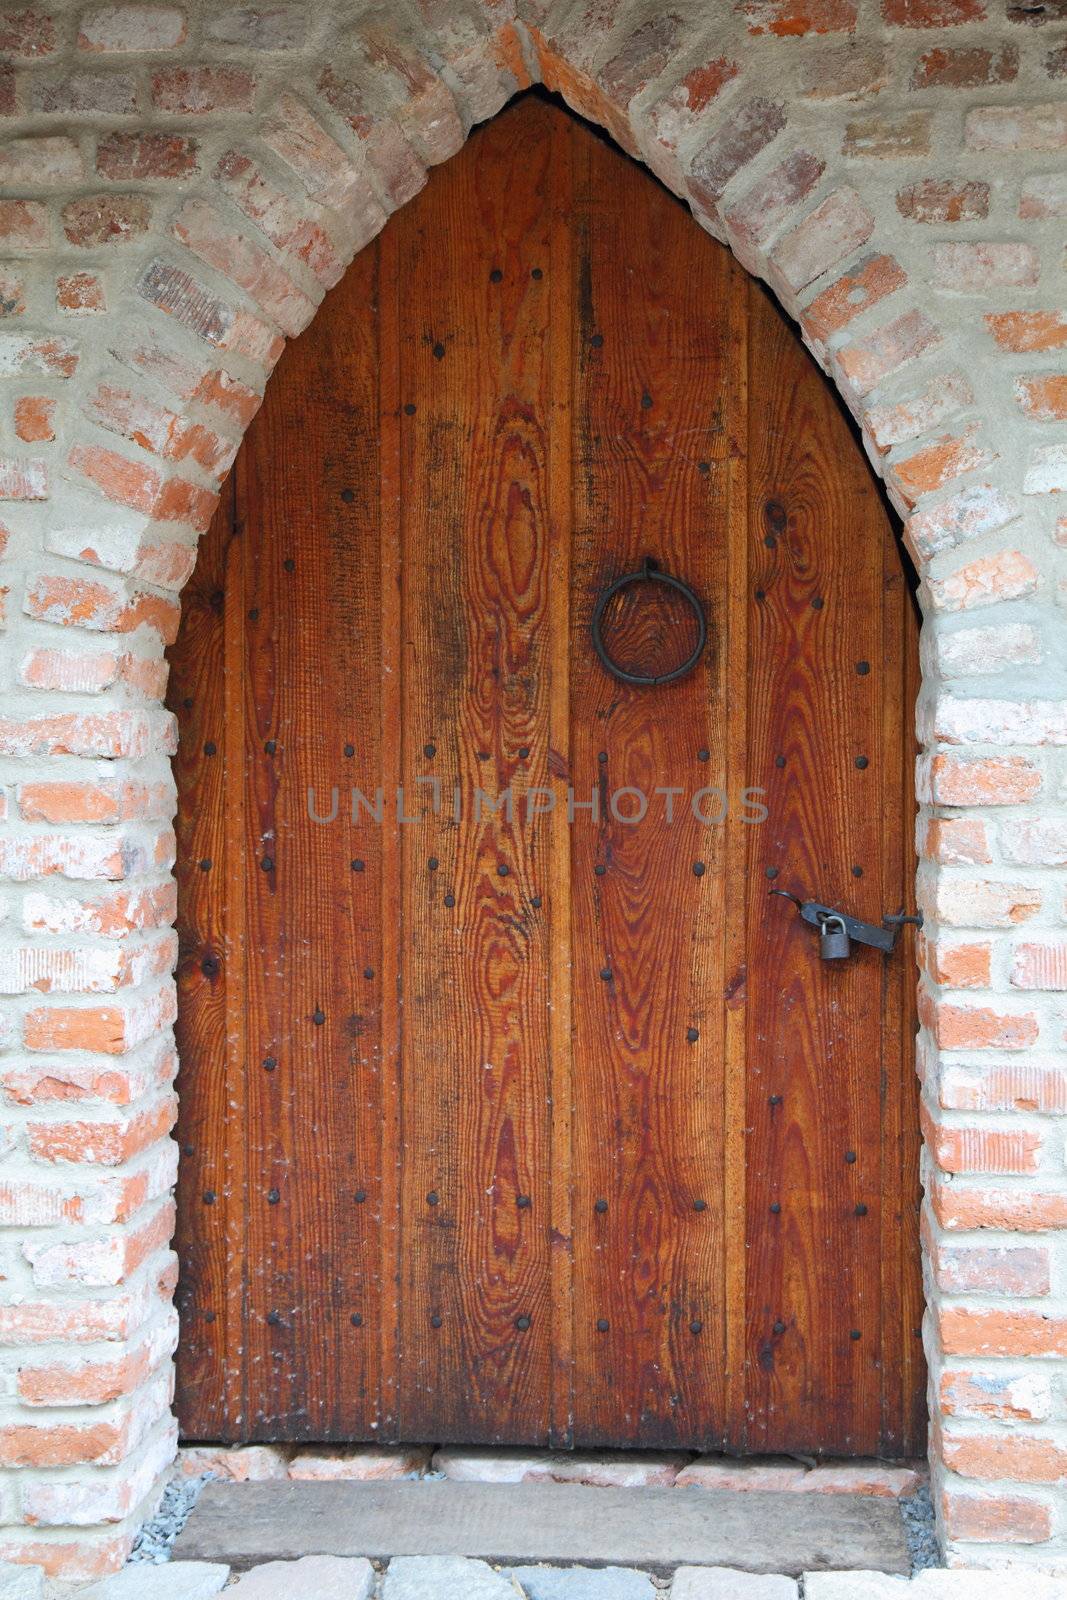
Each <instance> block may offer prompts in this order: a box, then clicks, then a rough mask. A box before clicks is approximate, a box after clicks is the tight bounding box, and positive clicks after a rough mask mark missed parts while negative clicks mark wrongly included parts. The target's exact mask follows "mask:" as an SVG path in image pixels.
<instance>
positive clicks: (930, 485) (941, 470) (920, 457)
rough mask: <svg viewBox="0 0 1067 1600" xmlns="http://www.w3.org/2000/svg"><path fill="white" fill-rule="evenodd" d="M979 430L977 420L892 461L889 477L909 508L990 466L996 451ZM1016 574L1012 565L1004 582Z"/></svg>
mask: <svg viewBox="0 0 1067 1600" xmlns="http://www.w3.org/2000/svg"><path fill="white" fill-rule="evenodd" d="M977 432H978V424H977V423H974V424H972V425H971V426H970V427H968V428H966V429H965V430H964V432H963V433H962V434H948V433H946V434H942V435H941V437H940V438H938V439H935V440H934V442H933V443H932V444H929V445H925V446H924V447H923V448H922V449H921V450H917V451H916V452H915V454H914V455H911V456H908V457H907V458H906V459H903V460H898V461H894V462H893V463H892V465H891V466H890V467H889V468H888V469H887V472H886V478H887V480H888V481H889V482H890V483H891V484H892V485H893V487H894V488H895V489H896V491H897V493H898V494H899V495H900V497H901V499H902V500H903V501H904V503H905V505H906V506H907V507H908V508H909V509H910V508H911V507H912V506H914V505H915V504H916V502H917V501H918V500H920V499H921V498H922V496H923V495H924V494H931V493H932V492H933V491H934V490H935V489H940V488H943V487H944V485H945V484H946V483H951V482H952V480H953V479H954V478H959V477H962V476H963V474H964V473H965V472H974V471H975V470H976V469H977V468H979V467H987V466H989V465H990V464H991V463H992V462H994V461H995V460H996V459H997V458H996V454H995V452H994V451H992V450H989V449H986V448H985V446H983V445H979V444H976V443H975V435H976V433H977ZM1015 576H1016V573H1015V570H1014V568H1013V569H1012V572H1011V574H1005V582H1007V581H1008V579H1009V577H1010V578H1011V579H1014V578H1015ZM997 581H998V582H999V581H1000V580H999V578H998V580H997Z"/></svg>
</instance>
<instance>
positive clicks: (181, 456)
mask: <svg viewBox="0 0 1067 1600" xmlns="http://www.w3.org/2000/svg"><path fill="white" fill-rule="evenodd" d="M87 409H88V411H89V413H90V415H91V416H92V417H93V418H94V420H95V421H97V422H99V423H100V425H101V427H103V428H108V429H109V430H110V431H111V432H112V433H120V434H122V435H123V436H124V437H125V438H127V439H132V440H134V441H135V443H137V444H139V445H141V446H142V448H143V449H145V450H150V451H151V452H152V453H153V455H158V456H162V457H163V458H164V459H165V460H167V461H184V460H185V459H186V458H187V457H191V458H192V460H194V461H195V462H196V463H197V464H198V466H201V467H202V468H203V469H204V471H205V472H210V473H212V474H213V475H215V476H218V475H219V474H220V473H222V472H225V471H226V470H227V469H228V468H229V467H230V466H231V464H232V462H233V458H234V455H235V454H236V451H237V444H236V442H235V441H233V440H230V439H224V438H223V437H222V436H221V435H220V434H217V433H215V432H213V430H212V429H210V428H206V427H205V426H204V425H203V423H200V422H186V421H185V420H184V419H183V418H182V417H180V416H179V415H178V414H177V412H174V411H171V410H169V409H168V408H167V407H166V406H161V405H159V404H158V403H157V402H156V401H154V400H149V399H148V398H146V397H145V396H144V395H136V394H134V393H133V392H132V391H131V390H129V389H124V388H119V387H117V386H116V385H114V384H107V383H102V384H100V385H99V387H98V388H97V389H96V390H95V392H94V393H93V394H92V395H91V396H90V398H89V400H88V402H87ZM181 570H182V572H183V580H182V581H184V577H187V576H188V570H187V569H186V568H185V566H184V563H183V566H182V569H181ZM152 581H154V580H152ZM167 586H168V587H169V586H170V585H167ZM179 587H180V585H179Z"/></svg>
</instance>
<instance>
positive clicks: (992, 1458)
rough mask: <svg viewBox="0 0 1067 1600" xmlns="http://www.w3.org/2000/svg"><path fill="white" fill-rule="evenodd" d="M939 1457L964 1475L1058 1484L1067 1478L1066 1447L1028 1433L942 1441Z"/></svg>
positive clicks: (951, 1438) (953, 1469)
mask: <svg viewBox="0 0 1067 1600" xmlns="http://www.w3.org/2000/svg"><path fill="white" fill-rule="evenodd" d="M942 1459H943V1460H944V1463H945V1465H946V1466H947V1467H948V1468H949V1469H950V1470H951V1471H952V1472H958V1473H959V1474H960V1475H961V1477H964V1478H988V1479H997V1478H1006V1479H1009V1480H1011V1479H1014V1480H1016V1481H1017V1482H1020V1483H1059V1482H1060V1481H1062V1479H1064V1478H1065V1477H1067V1448H1065V1447H1064V1446H1062V1445H1059V1444H1057V1443H1056V1442H1055V1441H1054V1440H1052V1439H1042V1438H1037V1437H1034V1436H1032V1435H1027V1434H1014V1435H1013V1434H1006V1435H992V1434H991V1435H988V1436H985V1435H981V1434H978V1435H974V1434H972V1435H969V1436H967V1437H966V1438H955V1437H952V1436H951V1435H946V1436H945V1437H944V1439H943V1441H942Z"/></svg>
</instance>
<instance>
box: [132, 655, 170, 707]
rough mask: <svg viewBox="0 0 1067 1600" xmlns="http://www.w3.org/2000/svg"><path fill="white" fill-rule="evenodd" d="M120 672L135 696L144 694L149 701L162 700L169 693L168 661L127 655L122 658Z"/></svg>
mask: <svg viewBox="0 0 1067 1600" xmlns="http://www.w3.org/2000/svg"><path fill="white" fill-rule="evenodd" d="M120 670H121V673H122V680H123V682H124V683H125V684H127V685H128V687H129V688H131V689H132V690H133V691H134V693H135V694H143V695H144V696H145V697H146V699H149V700H162V698H163V696H164V695H165V694H166V692H167V675H168V673H169V672H170V666H169V664H168V662H166V661H157V660H153V659H152V658H151V657H148V656H136V655H130V654H127V655H124V656H123V657H122V658H121V668H120Z"/></svg>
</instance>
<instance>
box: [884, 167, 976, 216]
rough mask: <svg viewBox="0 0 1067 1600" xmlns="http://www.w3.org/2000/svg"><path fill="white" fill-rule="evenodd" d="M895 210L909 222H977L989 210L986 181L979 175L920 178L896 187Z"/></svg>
mask: <svg viewBox="0 0 1067 1600" xmlns="http://www.w3.org/2000/svg"><path fill="white" fill-rule="evenodd" d="M897 210H898V211H899V212H900V214H901V216H902V217H908V218H910V220H911V221H912V222H932V223H943V222H980V221H981V219H982V218H983V217H985V216H987V215H988V214H989V185H988V183H982V182H980V181H979V180H978V179H968V180H967V181H963V180H961V179H957V178H922V179H920V181H919V182H918V183H909V184H908V185H907V186H906V187H905V188H903V189H900V190H898V191H897Z"/></svg>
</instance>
